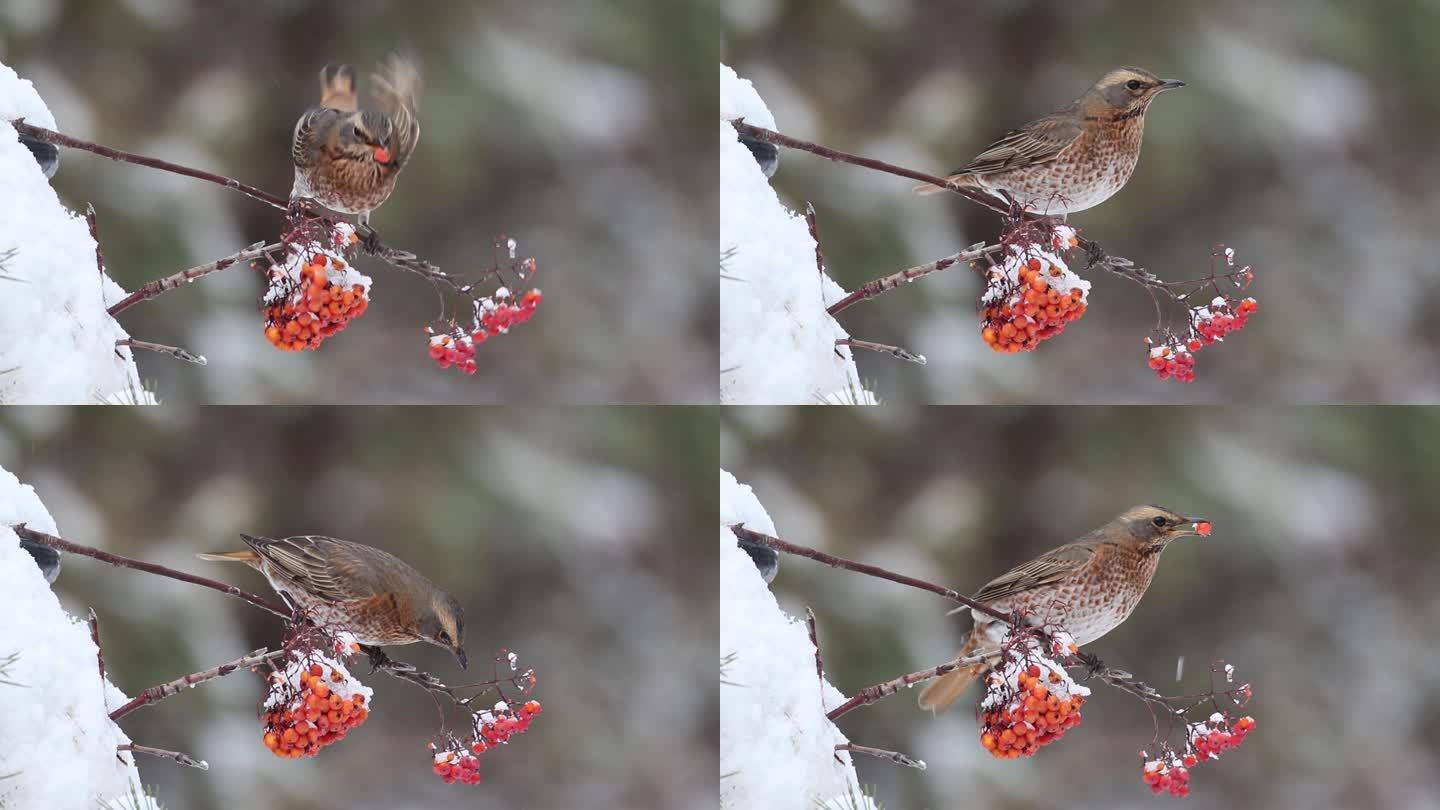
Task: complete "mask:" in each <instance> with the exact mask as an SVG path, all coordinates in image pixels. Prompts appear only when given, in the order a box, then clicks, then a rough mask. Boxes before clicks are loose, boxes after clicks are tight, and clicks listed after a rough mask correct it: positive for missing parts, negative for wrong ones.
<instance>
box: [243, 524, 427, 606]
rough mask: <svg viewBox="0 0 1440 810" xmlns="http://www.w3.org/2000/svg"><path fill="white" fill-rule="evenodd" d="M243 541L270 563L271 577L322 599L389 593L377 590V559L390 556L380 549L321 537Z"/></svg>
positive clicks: (363, 597)
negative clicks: (282, 578)
mask: <svg viewBox="0 0 1440 810" xmlns="http://www.w3.org/2000/svg"><path fill="white" fill-rule="evenodd" d="M242 537H244V538H245V542H246V543H248V544H249V545H250V547H251V548H253V549H255V553H256V554H259V555H260V556H261V557H263V558H264V559H265V560H266V561H267V562H269V563H270V569H271V571H272V572H273V573H275V574H276V575H279V576H282V577H284V578H285V579H288V580H290V581H292V582H294V583H295V584H296V585H297V586H299V587H300V588H303V589H304V590H305V591H306V592H307V593H311V594H314V595H315V596H317V597H319V598H321V599H325V600H328V601H331V602H348V601H351V600H354V599H369V598H371V597H374V596H378V595H380V594H382V593H385V592H388V589H384V588H381V587H377V586H378V585H379V581H378V580H379V579H380V578H377V576H376V572H375V565H374V563H375V562H376V557H377V555H384V556H386V557H389V556H390V555H387V554H385V552H383V551H380V550H379V549H372V548H370V547H368V546H361V545H359V544H356V543H349V542H346V541H344V540H336V539H335V538H333V537H322V536H320V535H301V536H299V537H287V538H285V539H283V540H270V539H268V538H255V537H249V536H246V535H242ZM397 562H398V561H397Z"/></svg>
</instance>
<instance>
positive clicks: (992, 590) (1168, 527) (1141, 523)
mask: <svg viewBox="0 0 1440 810" xmlns="http://www.w3.org/2000/svg"><path fill="white" fill-rule="evenodd" d="M1209 532H1210V524H1209V522H1208V521H1206V520H1204V519H1202V518H1189V517H1184V516H1182V515H1180V514H1179V513H1178V512H1174V511H1172V510H1170V509H1166V508H1165V507H1163V506H1152V505H1145V506H1135V507H1131V508H1130V509H1127V510H1126V511H1125V512H1123V513H1121V514H1120V515H1119V516H1118V517H1116V518H1115V519H1114V520H1111V521H1110V522H1109V523H1106V524H1105V525H1104V526H1101V527H1100V528H1098V529H1096V530H1094V531H1092V532H1090V533H1089V534H1087V535H1085V536H1084V537H1081V538H1080V539H1079V540H1076V541H1075V542H1073V543H1068V544H1066V545H1063V546H1060V547H1059V548H1056V549H1053V550H1051V551H1048V552H1046V553H1045V554H1042V555H1040V556H1039V557H1036V558H1035V559H1033V560H1031V561H1029V562H1027V563H1023V564H1021V565H1018V566H1016V567H1014V568H1012V569H1010V570H1009V571H1008V572H1006V573H1004V574H1002V575H1000V576H998V577H996V578H995V579H992V580H990V581H989V582H988V583H986V584H985V587H983V588H981V589H980V590H979V591H978V592H977V593H976V594H975V595H974V596H973V597H972V598H973V599H974V600H975V601H976V602H979V603H981V604H983V605H986V606H988V607H992V608H994V609H996V610H998V611H1000V612H1001V613H1005V614H1010V613H1013V612H1015V611H1017V610H1018V611H1020V612H1021V613H1024V614H1026V615H1028V616H1029V617H1030V621H1032V622H1033V623H1037V624H1038V623H1043V622H1045V621H1047V620H1053V621H1055V623H1057V624H1058V625H1059V626H1060V627H1061V628H1062V629H1063V630H1065V632H1067V633H1069V634H1070V635H1071V636H1072V637H1073V638H1074V640H1075V643H1076V645H1079V646H1083V645H1085V644H1089V643H1090V642H1092V641H1094V640H1096V639H1098V638H1100V637H1101V636H1103V635H1105V634H1106V633H1108V632H1110V631H1111V630H1114V629H1115V628H1116V627H1117V626H1119V625H1120V623H1121V622H1123V621H1125V619H1127V618H1128V617H1129V616H1130V613H1131V612H1132V611H1134V610H1135V606H1136V605H1137V604H1139V603H1140V597H1142V596H1144V595H1145V591H1146V589H1148V588H1149V587H1150V580H1151V578H1152V577H1154V576H1155V568H1156V567H1157V566H1158V565H1159V564H1160V553H1161V552H1163V551H1164V550H1165V547H1166V546H1168V545H1169V544H1170V543H1171V541H1174V540H1176V539H1179V538H1181V537H1187V536H1191V535H1201V536H1203V535H1208V534H1209ZM963 609H964V608H961V609H959V610H963ZM959 610H957V611H954V612H959ZM970 612H971V615H972V618H973V619H974V620H975V625H974V627H973V628H972V629H971V631H970V636H969V638H968V639H967V640H966V642H965V646H964V647H962V648H961V650H960V655H959V657H962V658H963V657H965V656H970V655H976V654H981V655H984V654H987V653H991V652H999V644H1000V642H1001V641H1002V640H1003V638H1004V636H1005V633H1006V632H1007V630H1008V628H1009V624H1008V622H1005V621H1002V620H999V619H996V618H995V617H993V616H990V615H988V614H984V613H978V612H976V611H973V610H972V611H970ZM989 666H990V664H989V663H985V662H981V663H977V664H972V665H970V666H967V667H962V668H960V669H956V670H953V671H951V672H949V673H947V674H945V675H942V676H941V677H939V678H937V679H935V680H933V681H931V682H930V683H929V684H928V685H926V687H925V688H924V689H923V690H921V692H920V708H922V709H928V710H930V711H932V712H936V713H938V712H943V711H945V710H946V709H947V708H949V707H950V704H952V703H954V702H955V700H956V699H957V698H959V697H960V695H961V693H962V692H964V691H965V687H966V686H968V685H969V684H970V682H971V681H973V680H975V679H976V678H978V677H980V675H981V674H982V673H984V672H985V671H986V670H987V669H988V668H989Z"/></svg>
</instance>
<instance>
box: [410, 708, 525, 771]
mask: <svg viewBox="0 0 1440 810" xmlns="http://www.w3.org/2000/svg"><path fill="white" fill-rule="evenodd" d="M539 715H540V701H538V700H527V701H525V703H524V705H522V706H521V707H520V710H519V711H518V712H517V711H514V710H512V709H511V708H510V706H509V704H506V703H497V704H495V708H494V709H487V710H485V711H482V712H479V713H477V714H476V715H475V716H474V717H473V718H472V720H473V722H474V724H475V734H474V736H473V737H471V738H470V739H469V740H468V741H464V742H462V741H460V740H455V739H453V738H452V739H451V740H450V742H449V744H448V746H447V747H446V749H445V750H440V749H439V746H437V745H435V744H434V743H431V744H430V747H431V748H432V749H434V750H436V752H437V753H436V754H435V763H434V771H435V775H436V776H438V777H440V778H441V779H443V780H445V784H447V785H450V784H454V783H456V782H459V783H460V784H462V785H478V784H480V759H479V756H480V754H483V753H485V752H486V751H489V750H490V749H492V748H494V747H495V746H497V745H504V744H505V743H507V742H509V741H510V738H511V737H513V736H515V735H516V734H524V733H525V732H526V731H527V730H529V728H530V723H531V721H533V720H534V719H535V718H536V717H538V716H539Z"/></svg>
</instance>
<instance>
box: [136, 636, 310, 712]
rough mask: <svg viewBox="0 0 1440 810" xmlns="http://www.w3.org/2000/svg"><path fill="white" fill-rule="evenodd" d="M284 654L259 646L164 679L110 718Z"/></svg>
mask: <svg viewBox="0 0 1440 810" xmlns="http://www.w3.org/2000/svg"><path fill="white" fill-rule="evenodd" d="M285 654H286V652H285V650H283V649H282V650H267V649H266V648H264V647H261V648H260V649H258V650H256V651H254V652H252V653H250V654H249V655H243V656H241V657H239V658H236V659H235V660H234V661H229V662H226V663H224V664H221V665H220V666H218V667H211V668H210V669H204V670H201V671H199V672H192V673H190V674H189V675H182V676H180V677H179V678H176V679H175V680H173V681H166V682H165V683H162V684H159V685H157V686H151V687H149V688H147V689H145V690H144V691H142V692H141V693H140V694H138V695H136V696H135V697H134V698H133V699H131V701H130V702H129V703H126V704H125V705H124V706H121V707H120V708H118V709H116V710H115V711H113V712H111V713H110V719H111V720H119V719H120V718H122V717H124V716H125V715H127V714H129V713H131V712H133V711H135V710H136V709H139V708H141V707H143V706H149V705H151V704H153V703H159V702H160V701H162V700H164V699H165V698H168V697H170V696H171V695H175V694H178V693H179V692H180V691H181V690H184V689H188V688H190V687H192V686H195V685H197V684H202V683H204V682H206V681H212V680H214V679H216V678H222V677H224V676H226V675H229V674H230V673H232V672H234V671H235V670H237V669H250V668H252V667H257V666H259V665H260V664H263V663H265V662H266V661H274V660H275V659H277V658H283V657H284V656H285Z"/></svg>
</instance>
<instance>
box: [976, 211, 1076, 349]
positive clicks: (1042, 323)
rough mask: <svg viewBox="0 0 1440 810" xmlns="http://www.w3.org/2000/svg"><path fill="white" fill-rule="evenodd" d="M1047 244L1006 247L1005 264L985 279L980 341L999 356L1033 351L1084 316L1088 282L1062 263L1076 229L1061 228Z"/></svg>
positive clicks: (1074, 240)
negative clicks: (998, 353) (1000, 354)
mask: <svg viewBox="0 0 1440 810" xmlns="http://www.w3.org/2000/svg"><path fill="white" fill-rule="evenodd" d="M1048 242H1049V244H1048V245H1047V246H1045V247H1042V246H1039V245H1037V244H1035V243H1033V242H1027V243H1025V244H1023V245H1021V244H1007V245H1006V248H1005V253H1004V260H1003V261H1001V262H1000V264H998V265H997V266H995V267H992V268H991V269H990V270H989V272H988V274H987V276H986V287H985V292H984V294H983V295H981V297H980V309H981V327H980V337H981V338H982V339H983V340H984V341H985V343H986V345H988V346H989V347H990V348H991V349H994V350H995V351H997V352H1006V353H1012V352H1022V351H1025V352H1028V351H1033V350H1034V349H1035V347H1036V346H1038V345H1040V344H1041V343H1042V342H1044V341H1046V340H1049V339H1050V338H1052V337H1055V336H1056V335H1058V334H1060V333H1061V332H1063V331H1065V326H1066V324H1069V323H1070V322H1071V321H1074V320H1077V319H1078V318H1079V317H1080V316H1081V315H1084V314H1085V308H1086V305H1087V304H1086V301H1087V297H1088V296H1089V294H1090V282H1088V281H1085V280H1084V279H1082V278H1080V277H1079V276H1078V275H1076V274H1075V273H1074V272H1072V271H1071V270H1070V268H1069V267H1067V266H1066V264H1065V261H1064V260H1063V259H1062V258H1061V255H1062V254H1063V253H1064V252H1065V251H1066V250H1069V249H1070V248H1072V247H1074V246H1075V245H1076V236H1075V230H1074V229H1073V228H1070V227H1068V226H1065V225H1060V226H1057V227H1055V228H1054V232H1053V233H1052V234H1051V235H1050V238H1049V240H1048Z"/></svg>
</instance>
